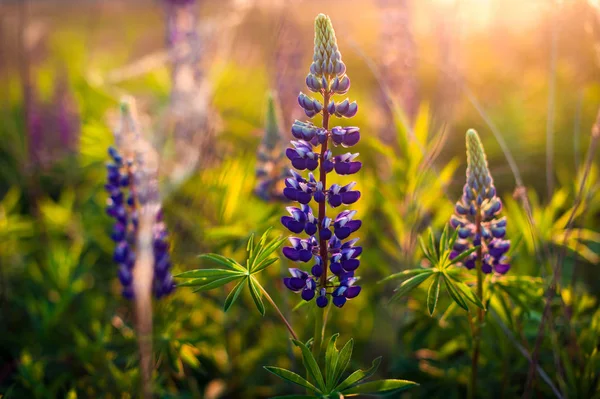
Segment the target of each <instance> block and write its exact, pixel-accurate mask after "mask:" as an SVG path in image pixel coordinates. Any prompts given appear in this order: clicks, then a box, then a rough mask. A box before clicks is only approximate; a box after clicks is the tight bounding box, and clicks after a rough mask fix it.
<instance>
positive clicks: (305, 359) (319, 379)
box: [292, 339, 325, 392]
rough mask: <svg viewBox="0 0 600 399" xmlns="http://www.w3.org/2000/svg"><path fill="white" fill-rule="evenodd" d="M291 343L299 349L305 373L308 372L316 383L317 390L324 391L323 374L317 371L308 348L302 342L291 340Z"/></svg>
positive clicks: (317, 368) (315, 363)
mask: <svg viewBox="0 0 600 399" xmlns="http://www.w3.org/2000/svg"><path fill="white" fill-rule="evenodd" d="M292 342H293V343H294V345H296V346H297V347H298V348H300V351H301V352H302V363H304V367H305V368H306V371H308V374H309V375H310V376H311V377H312V379H313V380H314V381H315V382H316V384H317V388H319V390H320V391H321V392H323V391H324V390H325V381H324V380H323V374H322V373H321V370H320V369H319V365H318V364H317V361H316V360H315V357H314V356H313V354H312V353H311V351H310V350H309V349H308V347H307V346H306V345H304V344H303V343H302V342H300V341H298V340H295V339H293V340H292Z"/></svg>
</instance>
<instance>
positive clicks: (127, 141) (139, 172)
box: [105, 103, 174, 299]
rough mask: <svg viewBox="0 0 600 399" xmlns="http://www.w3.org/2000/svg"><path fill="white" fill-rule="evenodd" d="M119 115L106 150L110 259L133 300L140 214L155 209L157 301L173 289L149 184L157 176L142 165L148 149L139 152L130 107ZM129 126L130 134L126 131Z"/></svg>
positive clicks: (154, 280) (164, 231)
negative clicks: (112, 144)
mask: <svg viewBox="0 0 600 399" xmlns="http://www.w3.org/2000/svg"><path fill="white" fill-rule="evenodd" d="M121 112H122V115H121V124H120V126H119V127H118V128H117V129H115V141H116V144H117V146H116V147H110V148H109V149H108V154H109V156H110V162H109V163H107V165H106V169H107V182H106V184H105V189H106V191H107V192H108V194H109V199H108V204H107V207H106V212H107V213H108V215H109V216H111V217H112V218H114V219H115V224H114V226H113V232H112V234H111V238H112V239H113V240H114V241H115V250H114V254H113V260H114V261H115V262H116V263H117V264H118V276H119V281H120V282H121V285H122V286H123V290H122V294H123V296H124V297H125V298H127V299H133V298H134V297H135V293H134V289H133V280H134V266H135V265H136V260H137V256H136V252H137V251H136V249H137V246H138V235H139V232H140V230H141V229H140V228H139V224H140V213H141V212H143V211H144V209H143V208H144V206H146V207H152V208H155V209H156V210H155V211H153V213H154V214H155V215H154V217H153V222H152V225H151V226H150V229H151V230H152V249H153V256H152V257H153V261H152V265H153V272H152V292H153V294H154V296H155V297H156V298H157V299H158V298H161V297H162V296H164V295H168V294H169V293H171V292H172V291H173V289H174V285H173V280H172V277H171V274H170V272H169V269H170V267H171V261H170V256H169V243H168V232H167V229H166V226H165V224H164V222H163V220H162V211H161V210H160V202H159V201H158V197H157V193H158V191H157V190H156V189H155V188H151V187H150V186H151V185H154V184H155V183H152V182H153V181H154V180H156V177H155V176H151V175H150V173H149V172H148V171H147V166H144V165H147V164H146V163H147V162H148V161H147V160H146V159H145V158H147V156H146V154H145V153H146V151H147V149H141V147H142V146H143V145H144V144H142V143H143V142H142V139H141V137H140V136H139V132H138V131H137V126H136V122H135V120H134V119H133V117H132V115H131V113H130V111H129V105H128V104H125V103H124V104H123V105H122V110H121ZM128 127H129V128H130V129H131V130H132V131H131V132H129V131H128ZM126 136H130V137H126ZM133 146H135V147H133ZM132 147H133V148H132ZM136 147H137V148H136ZM119 148H120V149H119Z"/></svg>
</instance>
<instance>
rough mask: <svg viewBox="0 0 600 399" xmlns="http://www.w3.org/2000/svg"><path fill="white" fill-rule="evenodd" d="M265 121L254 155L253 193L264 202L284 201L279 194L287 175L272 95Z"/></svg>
mask: <svg viewBox="0 0 600 399" xmlns="http://www.w3.org/2000/svg"><path fill="white" fill-rule="evenodd" d="M265 120H266V123H265V134H264V136H263V139H262V142H261V144H260V147H259V148H258V151H257V154H256V158H257V166H256V178H257V183H256V187H255V188H254V193H255V194H256V195H257V196H258V197H259V198H261V199H262V200H264V201H271V200H285V197H284V196H283V195H282V193H281V186H283V181H284V179H285V177H286V174H287V173H286V170H285V168H284V167H283V163H284V154H283V151H282V138H281V135H280V134H279V126H280V123H279V113H278V112H277V107H276V101H275V99H274V98H273V96H272V95H270V96H269V98H268V102H267V115H266V118H265Z"/></svg>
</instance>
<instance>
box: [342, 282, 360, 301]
mask: <svg viewBox="0 0 600 399" xmlns="http://www.w3.org/2000/svg"><path fill="white" fill-rule="evenodd" d="M360 290H361V288H360V286H359V285H356V286H351V287H348V288H347V289H346V291H345V292H344V296H345V297H346V298H348V299H352V298H356V297H357V296H358V294H360Z"/></svg>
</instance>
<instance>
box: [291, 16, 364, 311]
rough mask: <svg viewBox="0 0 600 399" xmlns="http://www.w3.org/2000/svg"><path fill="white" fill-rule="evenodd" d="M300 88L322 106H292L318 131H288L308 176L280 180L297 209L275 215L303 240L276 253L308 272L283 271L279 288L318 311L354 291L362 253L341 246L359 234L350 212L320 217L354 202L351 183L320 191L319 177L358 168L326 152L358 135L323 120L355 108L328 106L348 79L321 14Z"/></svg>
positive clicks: (297, 164)
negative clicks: (319, 117)
mask: <svg viewBox="0 0 600 399" xmlns="http://www.w3.org/2000/svg"><path fill="white" fill-rule="evenodd" d="M306 85H307V87H308V89H309V90H310V91H311V92H313V93H318V94H320V95H321V96H322V97H323V101H321V100H319V99H316V98H313V97H311V96H309V95H306V94H304V93H300V94H299V96H298V104H299V105H300V107H301V108H302V109H303V110H304V113H305V114H306V115H307V116H308V117H309V118H312V117H314V116H316V115H317V114H322V115H323V126H322V127H317V126H315V125H314V124H312V123H311V122H302V121H298V120H296V121H295V122H294V123H293V125H292V129H291V130H292V135H293V136H294V138H295V139H296V140H292V141H291V147H289V148H288V149H287V150H286V156H287V158H288V159H289V160H290V161H291V163H292V166H293V167H294V168H295V169H296V170H298V171H307V170H308V171H309V172H308V173H307V172H304V173H306V175H302V174H300V173H298V172H297V171H295V170H291V171H290V177H288V178H287V179H286V180H285V186H286V187H285V188H284V190H283V195H284V196H285V197H286V198H288V199H290V200H292V201H296V202H298V203H300V206H298V207H296V206H290V207H287V211H288V214H289V215H285V216H283V217H282V218H281V223H282V224H283V225H284V226H285V227H286V228H287V229H288V230H290V231H291V232H292V233H294V234H300V233H302V232H304V233H306V234H307V235H308V238H299V237H291V238H290V244H291V245H290V246H287V247H284V248H283V254H284V255H285V256H286V257H287V258H288V259H290V260H292V261H294V262H302V263H308V264H309V265H311V269H310V272H307V271H304V270H302V269H299V268H292V269H290V274H291V277H286V278H284V284H285V286H286V287H287V288H289V289H290V290H292V291H294V292H297V293H300V295H301V297H302V299H304V300H305V301H311V300H313V299H315V301H316V304H317V306H319V307H321V308H323V307H326V306H327V305H328V304H329V302H330V301H331V302H332V303H333V304H334V305H335V306H337V307H342V306H344V304H345V303H346V301H347V300H349V299H352V298H355V297H356V296H357V295H358V294H359V293H360V290H361V288H360V286H359V285H356V282H357V281H358V278H357V277H355V271H356V269H357V268H358V267H359V266H360V260H359V259H358V257H359V256H360V254H361V253H362V247H355V246H354V244H355V243H356V242H357V240H358V239H356V238H355V239H350V240H348V241H344V240H346V239H348V238H349V237H350V236H351V235H352V234H353V233H354V232H356V231H357V230H358V229H360V227H361V225H362V222H361V221H360V220H359V219H357V217H356V216H357V213H356V211H354V210H350V209H342V210H338V212H337V216H335V218H333V219H332V218H331V217H328V216H327V215H326V208H327V205H329V206H330V207H331V208H337V207H341V206H347V205H351V204H353V203H355V202H356V201H358V199H359V198H360V191H358V190H356V189H355V186H356V182H349V183H347V184H344V185H338V184H332V185H330V186H328V185H327V174H329V173H331V172H332V171H335V172H336V173H337V174H338V175H342V176H344V175H352V174H354V173H356V172H358V171H359V170H360V169H361V167H362V163H361V162H359V161H357V160H356V158H357V157H358V153H350V152H346V153H339V154H337V155H336V154H334V153H333V151H332V149H331V148H329V147H330V146H331V147H337V146H341V147H344V148H348V147H352V146H353V145H355V144H357V143H358V141H359V140H360V132H359V129H358V128H357V127H339V126H336V127H333V128H329V119H330V118H331V117H333V116H336V117H339V118H342V117H344V118H351V117H353V116H354V115H355V114H356V112H357V111H358V106H357V104H356V102H350V100H347V99H346V100H343V101H341V102H336V101H335V100H333V95H334V94H345V93H346V92H347V91H348V89H349V88H350V79H349V78H348V76H347V75H346V66H345V65H344V63H343V62H342V56H341V54H340V52H339V50H338V47H337V41H336V38H335V32H334V31H333V27H332V25H331V21H330V19H329V17H327V16H325V15H323V14H320V15H319V16H317V18H316V21H315V52H314V57H313V63H312V65H311V66H310V73H309V74H308V76H307V78H306ZM317 175H318V177H316V176H317ZM313 201H314V205H313V206H312V207H311V202H313ZM317 210H318V212H316V213H315V211H317Z"/></svg>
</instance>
